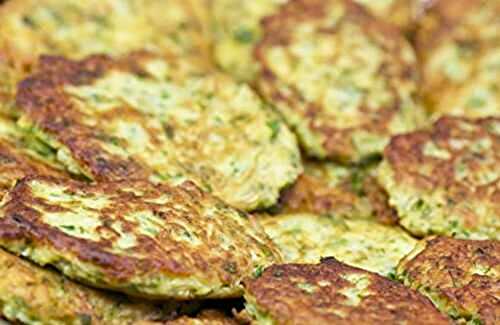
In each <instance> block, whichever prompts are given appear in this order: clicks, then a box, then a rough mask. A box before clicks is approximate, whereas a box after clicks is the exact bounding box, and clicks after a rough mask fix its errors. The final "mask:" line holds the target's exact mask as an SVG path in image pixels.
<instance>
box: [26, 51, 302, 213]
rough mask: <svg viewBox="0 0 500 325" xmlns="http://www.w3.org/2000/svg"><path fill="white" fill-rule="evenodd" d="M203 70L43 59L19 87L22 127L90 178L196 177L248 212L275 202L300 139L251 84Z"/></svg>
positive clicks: (140, 61) (293, 172)
mask: <svg viewBox="0 0 500 325" xmlns="http://www.w3.org/2000/svg"><path fill="white" fill-rule="evenodd" d="M197 63H198V61H194V60H188V59H184V58H181V59H159V58H157V57H153V56H151V55H148V54H145V53H142V54H136V55H131V56H127V57H125V58H124V59H122V60H113V59H110V58H107V57H102V56H93V57H90V58H88V59H85V60H83V61H69V60H65V59H62V58H56V57H50V58H47V57H46V58H45V59H44V60H42V62H41V66H40V69H39V72H38V73H37V74H35V75H33V76H32V77H31V78H29V79H27V80H25V81H23V82H22V83H21V84H20V87H19V92H18V101H17V102H18V105H19V107H20V110H22V112H23V113H24V116H23V118H22V125H24V127H25V128H26V129H28V130H30V132H31V133H32V134H33V136H34V137H36V138H38V139H41V140H42V141H44V142H45V143H46V144H47V145H49V146H50V147H52V148H53V149H54V150H57V151H58V152H57V155H58V158H59V160H60V161H61V162H62V163H63V164H64V165H66V166H67V168H68V169H69V170H70V171H71V172H73V173H77V174H78V173H79V174H84V175H86V176H87V177H89V178H90V179H93V180H97V181H106V180H117V179H136V178H149V179H151V180H154V181H166V182H174V183H177V182H180V181H182V180H185V179H189V180H192V181H194V182H196V183H197V184H198V185H199V186H201V187H203V189H204V190H207V191H210V192H212V193H213V194H215V195H216V196H219V197H220V198H222V199H223V200H224V201H226V202H228V203H229V204H231V205H233V206H235V207H238V208H241V209H245V210H252V209H256V208H265V207H269V206H272V205H274V204H275V203H276V201H277V200H278V197H279V193H280V190H281V189H282V188H284V187H285V186H287V185H289V184H291V183H293V182H294V181H295V179H296V178H297V177H298V175H299V174H300V173H301V171H302V166H301V162H300V152H299V149H298V146H297V142H296V139H295V137H294V135H293V134H292V132H291V131H290V130H289V129H288V128H287V126H286V124H285V123H284V122H282V120H281V119H280V116H278V115H277V113H275V112H274V111H273V110H272V109H270V108H269V107H267V106H266V105H265V104H264V103H263V102H262V100H261V99H260V98H259V97H258V96H257V95H256V94H255V93H254V92H253V91H252V90H251V89H250V88H249V87H248V86H247V85H245V84H239V83H236V82H234V81H233V80H232V79H231V78H229V77H228V76H226V75H224V74H220V73H218V72H216V71H214V70H212V69H210V68H208V67H206V66H205V65H203V64H197Z"/></svg>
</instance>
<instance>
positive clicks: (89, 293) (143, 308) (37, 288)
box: [0, 249, 175, 325]
mask: <svg viewBox="0 0 500 325" xmlns="http://www.w3.org/2000/svg"><path fill="white" fill-rule="evenodd" d="M174 305H175V304H172V308H173V307H174ZM173 312H174V310H173V309H172V310H170V307H167V306H166V305H165V307H163V308H160V307H156V306H153V305H147V304H143V303H137V302H132V301H130V300H129V299H127V298H126V297H125V296H120V295H112V294H109V293H104V292H102V291H98V290H94V289H90V288H87V287H84V286H82V285H80V284H77V283H74V282H72V281H70V280H68V279H66V278H65V277H63V276H61V275H60V274H57V273H56V272H54V271H50V270H46V269H43V268H40V267H38V266H36V265H34V264H31V263H29V262H27V261H24V260H23V259H21V258H19V257H16V256H14V255H11V254H9V253H7V252H5V251H4V250H2V249H0V313H1V314H3V315H4V316H5V317H6V318H7V319H8V320H9V321H13V322H16V324H17V322H19V323H27V324H54V325H62V324H81V325H85V324H96V325H97V324H102V325H105V324H116V325H121V324H133V323H135V321H137V320H162V319H166V318H168V317H170V313H173Z"/></svg>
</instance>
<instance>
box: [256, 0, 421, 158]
mask: <svg viewBox="0 0 500 325" xmlns="http://www.w3.org/2000/svg"><path fill="white" fill-rule="evenodd" d="M263 26H264V27H263V28H264V32H263V34H264V37H263V40H262V41H261V42H260V43H259V45H258V46H257V48H256V52H255V53H256V56H257V58H258V59H259V61H260V63H261V65H262V69H261V71H260V73H259V77H258V80H257V83H258V88H259V89H260V92H261V93H262V95H263V96H264V98H266V100H268V101H269V102H270V103H272V104H273V105H274V106H275V107H276V108H277V110H278V111H279V112H281V114H282V115H283V116H284V118H285V120H286V121H287V122H288V124H289V125H290V127H291V128H292V129H293V130H294V131H295V132H296V133H297V135H298V137H299V141H300V143H301V145H302V147H303V149H304V151H305V153H306V154H307V155H309V156H313V157H316V158H321V159H324V158H328V159H333V160H338V161H342V162H356V163H357V162H360V161H364V160H366V159H368V158H370V157H372V156H376V155H379V154H380V153H381V152H382V150H383V148H384V147H385V145H386V144H387V143H388V141H389V138H390V137H391V136H392V135H395V134H398V133H403V132H407V131H410V130H413V129H414V128H416V127H417V126H419V125H420V123H421V122H422V121H423V119H424V113H423V110H422V109H421V108H420V107H419V106H418V105H417V104H416V102H415V98H414V97H415V95H416V91H417V88H416V81H417V80H416V79H417V71H416V64H415V63H416V62H415V56H414V53H413V50H412V48H411V46H410V44H409V43H408V42H407V41H406V40H405V38H404V37H403V36H402V35H401V34H400V33H399V31H398V30H397V29H396V28H395V27H393V26H390V25H387V24H384V23H383V22H380V21H379V20H377V19H375V18H373V17H372V16H371V15H370V14H369V13H367V11H366V10H365V9H364V8H362V7H361V6H360V5H358V4H355V3H353V2H351V1H349V0H340V1H336V0H326V1H325V0H292V1H290V2H288V3H287V4H286V5H284V6H282V7H281V8H280V10H279V11H278V13H276V14H275V15H272V16H269V17H267V18H266V19H265V21H264V23H263Z"/></svg>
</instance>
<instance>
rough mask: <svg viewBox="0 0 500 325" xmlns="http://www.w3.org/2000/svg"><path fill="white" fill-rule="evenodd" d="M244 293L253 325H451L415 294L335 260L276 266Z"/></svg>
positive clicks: (247, 283)
mask: <svg viewBox="0 0 500 325" xmlns="http://www.w3.org/2000/svg"><path fill="white" fill-rule="evenodd" d="M245 289H246V290H245V299H246V301H247V304H246V311H247V313H248V314H250V316H251V317H252V318H253V319H254V320H253V322H252V323H253V324H297V325H299V324H318V325H319V324H349V325H360V324H366V325H368V324H406V325H411V324H415V325H416V324H450V322H449V321H448V319H447V318H446V317H445V316H444V315H442V314H440V313H439V312H438V310H437V309H435V307H434V306H433V305H432V303H431V302H430V301H429V300H427V299H426V298H425V297H424V296H422V295H420V294H418V293H417V292H416V291H413V290H411V289H408V288H406V287H404V286H403V285H402V284H400V283H397V282H394V281H391V280H388V279H385V278H383V277H381V276H379V275H376V274H373V273H370V272H366V271H363V270H360V269H357V268H354V267H350V266H347V265H345V264H342V263H340V262H338V261H337V260H335V259H334V258H327V259H323V260H322V261H321V263H320V264H315V265H311V264H283V265H273V266H271V267H269V268H268V269H266V270H265V271H264V272H263V273H262V275H261V276H260V277H257V278H255V279H248V280H246V281H245Z"/></svg>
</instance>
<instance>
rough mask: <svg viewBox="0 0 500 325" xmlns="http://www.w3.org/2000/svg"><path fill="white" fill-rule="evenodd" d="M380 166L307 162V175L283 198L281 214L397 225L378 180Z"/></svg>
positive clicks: (301, 177)
mask: <svg viewBox="0 0 500 325" xmlns="http://www.w3.org/2000/svg"><path fill="white" fill-rule="evenodd" d="M376 166H377V164H370V165H367V166H356V167H350V166H343V165H339V164H336V163H332V162H312V161H305V162H304V174H302V175H301V176H300V177H299V178H298V180H297V181H296V182H295V183H294V184H293V185H292V186H291V187H290V188H288V189H287V190H286V191H284V193H283V194H282V196H281V198H280V206H279V212H280V213H297V212H299V213H300V212H312V213H316V214H330V215H335V216H342V217H346V218H350V219H373V218H375V219H376V220H377V221H379V222H381V223H384V224H396V223H397V221H398V218H397V215H396V213H395V210H394V209H392V208H391V207H390V206H389V205H388V203H387V194H386V193H385V191H383V190H382V188H381V187H380V186H379V185H378V183H377V182H376V180H375V178H374V171H375V167H376Z"/></svg>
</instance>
